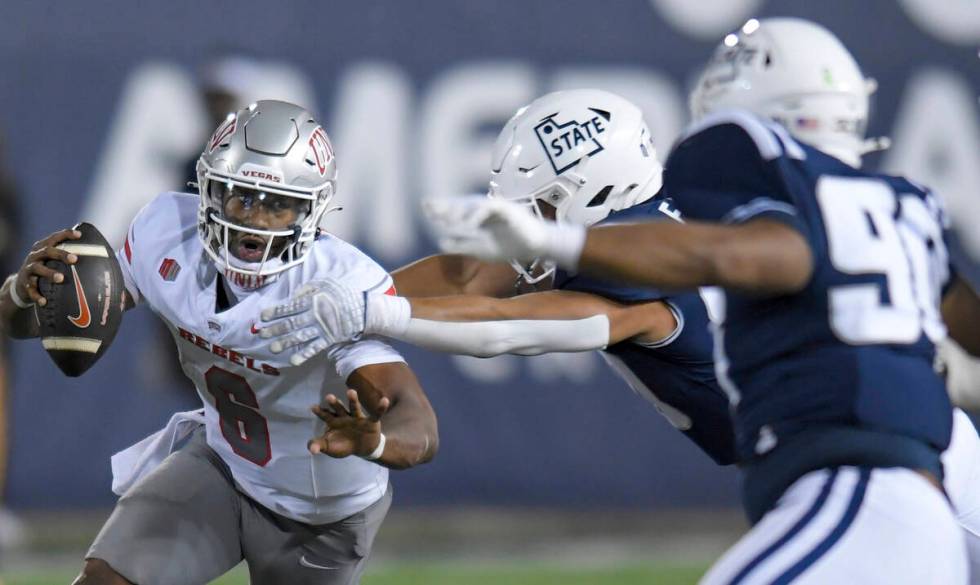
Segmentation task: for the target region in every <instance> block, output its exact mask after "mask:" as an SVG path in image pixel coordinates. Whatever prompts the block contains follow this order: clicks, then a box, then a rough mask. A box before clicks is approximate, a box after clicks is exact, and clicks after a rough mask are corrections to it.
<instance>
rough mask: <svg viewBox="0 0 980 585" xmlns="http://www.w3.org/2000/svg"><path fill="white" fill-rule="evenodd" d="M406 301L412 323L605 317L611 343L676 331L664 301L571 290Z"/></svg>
mask: <svg viewBox="0 0 980 585" xmlns="http://www.w3.org/2000/svg"><path fill="white" fill-rule="evenodd" d="M407 301H408V303H409V306H410V307H411V318H412V319H420V320H426V321H440V322H467V321H509V320H525V321H530V323H528V324H527V325H526V326H527V327H534V326H535V323H534V321H569V320H577V319H586V318H589V317H593V316H595V315H605V316H606V317H607V319H608V321H609V334H608V343H609V344H614V343H619V342H621V341H625V340H627V339H633V338H636V339H638V340H639V341H648V342H653V341H659V340H661V339H663V338H665V337H667V336H668V335H670V334H671V333H673V331H674V328H675V327H676V326H677V321H676V319H675V317H674V315H673V313H672V312H671V310H670V309H669V308H668V307H667V305H666V304H664V303H662V302H659V301H653V302H646V303H636V304H621V303H617V302H615V301H612V300H610V299H607V298H605V297H601V296H598V295H594V294H589V293H584V292H574V291H559V290H555V291H545V292H539V293H530V294H525V295H520V296H516V297H511V298H509V299H494V298H489V297H481V296H473V295H458V296H452V297H431V298H409V299H407ZM405 341H411V340H408V339H406V340H405ZM596 349H598V348H596Z"/></svg>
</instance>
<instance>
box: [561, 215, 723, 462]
mask: <svg viewBox="0 0 980 585" xmlns="http://www.w3.org/2000/svg"><path fill="white" fill-rule="evenodd" d="M671 218H673V219H677V212H676V211H675V210H674V209H673V208H672V207H671V204H670V201H669V200H665V199H661V198H654V199H652V200H650V201H647V202H645V203H641V204H639V205H636V206H634V207H631V208H629V209H625V210H623V211H619V212H615V213H613V214H612V215H610V216H609V217H608V218H606V219H605V220H604V221H603V222H601V223H602V224H610V223H622V222H634V221H659V220H664V219H668V220H669V219H671ZM555 288H557V289H563V290H573V291H580V292H587V293H591V294H595V295H599V296H603V297H606V298H609V299H612V300H614V301H618V302H621V303H636V302H647V301H663V302H665V303H667V305H668V306H669V307H670V308H671V310H672V311H673V312H674V316H675V318H676V319H677V324H678V326H677V329H676V330H675V331H674V333H673V334H672V335H671V336H670V337H668V338H666V339H664V340H662V341H660V342H659V343H655V344H639V343H634V342H630V341H626V342H622V343H617V344H615V345H613V346H611V347H609V348H608V349H607V350H606V351H605V352H603V357H604V358H605V359H606V361H607V362H608V363H609V364H610V365H611V366H612V367H613V369H614V370H616V372H617V373H618V374H619V375H620V376H621V377H622V378H623V379H624V380H625V381H626V382H627V383H628V384H629V385H630V387H631V388H633V390H634V391H636V392H637V393H638V394H640V395H641V396H643V397H644V398H646V399H648V400H650V401H651V402H652V403H653V404H654V406H655V407H656V408H657V410H658V411H660V413H661V414H663V415H664V416H665V417H666V418H667V420H669V421H670V422H671V424H672V425H674V427H676V428H677V429H678V430H680V431H681V432H683V433H684V434H685V435H687V436H688V437H689V438H690V439H691V440H692V441H694V442H695V443H697V445H698V446H699V447H700V448H701V449H702V450H704V452H705V453H707V454H708V455H709V456H710V457H711V458H712V459H713V460H714V461H715V462H716V463H719V464H721V465H727V464H730V463H733V462H734V461H735V439H734V433H733V431H732V422H731V417H730V416H729V405H728V399H727V397H726V396H725V393H724V392H723V391H722V390H721V388H720V387H719V386H718V382H717V380H716V378H715V374H714V366H713V362H712V341H711V336H710V332H709V330H708V324H709V320H708V312H707V310H706V308H705V304H704V302H703V301H702V299H701V296H700V295H699V294H698V293H697V292H683V293H670V292H666V291H659V290H656V289H653V288H644V287H635V286H630V285H623V284H620V283H615V282H608V281H603V280H599V279H594V278H589V277H587V276H583V275H578V274H576V275H570V274H567V273H565V272H562V271H558V273H557V275H556V277H555Z"/></svg>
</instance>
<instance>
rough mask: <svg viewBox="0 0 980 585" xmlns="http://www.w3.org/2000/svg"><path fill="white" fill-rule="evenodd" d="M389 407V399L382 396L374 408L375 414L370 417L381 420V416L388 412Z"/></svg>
mask: <svg viewBox="0 0 980 585" xmlns="http://www.w3.org/2000/svg"><path fill="white" fill-rule="evenodd" d="M389 408H391V400H389V399H388V397H387V396H384V397H382V398H381V400H379V401H378V406H377V407H375V409H374V410H375V415H374V416H373V417H372V418H373V419H374V420H381V417H383V416H384V415H385V413H387V412H388V409H389Z"/></svg>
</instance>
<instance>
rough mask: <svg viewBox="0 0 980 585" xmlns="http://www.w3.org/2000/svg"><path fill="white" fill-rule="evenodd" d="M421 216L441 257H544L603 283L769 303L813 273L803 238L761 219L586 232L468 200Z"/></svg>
mask: <svg viewBox="0 0 980 585" xmlns="http://www.w3.org/2000/svg"><path fill="white" fill-rule="evenodd" d="M426 213H427V214H428V218H429V220H430V222H432V224H433V227H434V228H435V229H436V230H437V231H438V232H441V234H442V236H441V237H440V240H439V244H440V246H441V247H442V248H443V249H444V250H446V251H449V252H453V253H462V254H472V255H474V256H478V257H480V258H484V259H487V260H496V259H501V258H516V259H518V260H528V259H531V258H537V257H545V258H550V259H552V260H554V261H556V262H557V263H558V264H559V265H560V266H563V267H564V268H567V269H571V270H577V271H579V272H583V273H585V274H590V275H593V276H599V277H603V278H605V279H609V280H621V281H629V282H633V283H637V284H643V285H649V286H655V287H662V288H678V289H690V288H695V287H699V286H722V287H725V288H730V289H736V290H742V291H746V292H750V293H754V294H773V295H775V294H788V293H792V292H796V291H799V290H800V289H802V288H803V287H804V286H806V284H807V283H808V282H809V280H810V275H811V274H812V272H813V257H812V252H811V250H810V247H809V245H808V244H807V241H806V239H805V238H804V237H803V235H802V234H800V233H799V232H798V231H797V230H795V229H794V228H792V227H790V226H789V225H787V224H784V223H782V222H780V221H776V220H773V219H769V218H766V217H759V218H756V219H752V220H749V221H747V222H745V223H742V224H738V225H719V224H707V223H698V222H689V223H684V224H680V223H674V222H664V221H658V222H650V223H637V224H621V225H611V226H599V227H593V228H590V229H588V230H586V229H585V228H583V227H581V226H568V225H557V224H555V223H553V222H549V221H543V220H541V219H538V218H536V217H534V216H533V215H531V214H530V213H528V211H527V210H526V209H525V208H523V207H521V206H519V205H516V204H514V203H512V202H509V201H502V200H499V199H497V200H488V199H484V200H479V199H474V198H457V199H453V200H448V201H437V202H433V203H431V204H430V205H428V206H427V208H426ZM459 218H462V219H461V220H460V219H459Z"/></svg>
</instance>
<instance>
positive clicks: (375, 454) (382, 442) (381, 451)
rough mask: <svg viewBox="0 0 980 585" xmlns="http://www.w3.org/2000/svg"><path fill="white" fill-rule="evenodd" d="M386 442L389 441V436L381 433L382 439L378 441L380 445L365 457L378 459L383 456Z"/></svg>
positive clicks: (373, 459) (371, 459)
mask: <svg viewBox="0 0 980 585" xmlns="http://www.w3.org/2000/svg"><path fill="white" fill-rule="evenodd" d="M386 442H388V439H387V437H385V434H384V433H381V440H380V441H378V446H377V447H375V448H374V451H371V453H370V454H368V455H365V456H364V459H367V460H368V461H377V460H378V459H381V456H382V455H384V453H385V443H386Z"/></svg>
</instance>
